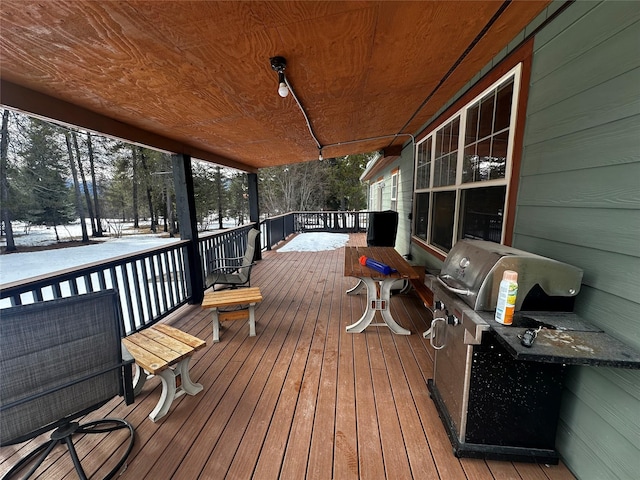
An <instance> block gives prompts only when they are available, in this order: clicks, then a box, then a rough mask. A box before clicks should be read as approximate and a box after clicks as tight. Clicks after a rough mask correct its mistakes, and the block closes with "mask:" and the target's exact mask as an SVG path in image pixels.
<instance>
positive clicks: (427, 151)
mask: <svg viewBox="0 0 640 480" xmlns="http://www.w3.org/2000/svg"><path fill="white" fill-rule="evenodd" d="M417 163H418V166H417V169H416V188H418V189H422V188H429V176H430V174H431V137H429V139H427V140H426V141H425V142H422V143H421V144H420V145H418V158H417Z"/></svg>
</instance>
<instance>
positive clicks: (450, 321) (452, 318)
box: [447, 315, 460, 325]
mask: <svg viewBox="0 0 640 480" xmlns="http://www.w3.org/2000/svg"><path fill="white" fill-rule="evenodd" d="M447 323H448V324H449V325H458V324H459V323H460V320H459V319H458V317H456V316H455V315H447Z"/></svg>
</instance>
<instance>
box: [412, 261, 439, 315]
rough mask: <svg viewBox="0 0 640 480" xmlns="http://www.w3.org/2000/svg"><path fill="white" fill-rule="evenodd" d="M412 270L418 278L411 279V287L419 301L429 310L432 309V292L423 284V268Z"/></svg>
mask: <svg viewBox="0 0 640 480" xmlns="http://www.w3.org/2000/svg"><path fill="white" fill-rule="evenodd" d="M413 269H414V270H415V271H416V272H417V273H418V275H419V278H414V279H411V280H410V282H411V286H412V287H413V289H414V290H415V292H416V294H417V295H418V297H420V300H422V303H423V304H424V306H425V307H427V308H428V309H429V310H432V309H433V292H432V291H431V289H430V288H429V287H427V286H426V285H425V283H424V267H422V266H414V267H413Z"/></svg>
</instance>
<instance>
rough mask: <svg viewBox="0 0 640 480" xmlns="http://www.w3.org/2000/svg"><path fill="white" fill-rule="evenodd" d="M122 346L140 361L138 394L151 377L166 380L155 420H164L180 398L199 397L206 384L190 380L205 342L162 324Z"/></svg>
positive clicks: (131, 337) (136, 381) (153, 415)
mask: <svg viewBox="0 0 640 480" xmlns="http://www.w3.org/2000/svg"><path fill="white" fill-rule="evenodd" d="M122 343H123V345H124V346H125V348H126V349H127V351H128V352H129V353H130V354H131V355H132V356H133V358H134V360H135V362H136V372H135V376H134V379H133V383H134V385H133V393H134V395H137V394H138V393H140V391H141V390H142V387H143V386H144V384H145V382H146V380H147V379H148V378H151V377H153V376H155V375H157V376H159V377H160V380H161V381H162V394H161V395H160V399H159V400H158V404H157V405H156V407H155V408H154V409H153V411H152V412H151V413H150V414H149V418H150V419H151V420H152V421H154V422H155V421H156V420H158V419H159V418H162V417H164V416H165V415H166V414H167V412H168V411H169V407H171V404H172V403H173V400H174V399H176V398H177V397H179V396H180V395H183V394H185V393H187V394H189V395H195V394H196V393H198V392H200V391H202V385H200V384H199V383H193V382H192V381H191V378H190V377H189V360H191V356H192V355H193V354H194V353H195V352H196V351H198V350H200V349H201V348H204V347H205V346H206V342H205V341H204V340H200V339H199V338H197V337H194V336H192V335H189V334H188V333H185V332H183V331H181V330H178V329H177V328H173V327H170V326H169V325H164V324H158V325H154V326H152V327H149V328H147V329H145V330H142V331H140V332H138V333H134V334H133V335H129V336H128V337H125V338H123V339H122ZM176 378H178V381H177V382H176Z"/></svg>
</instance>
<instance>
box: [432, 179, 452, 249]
mask: <svg viewBox="0 0 640 480" xmlns="http://www.w3.org/2000/svg"><path fill="white" fill-rule="evenodd" d="M455 208H456V192H455V191H448V192H435V193H434V194H433V221H432V222H431V243H433V244H434V245H435V246H437V247H439V248H441V249H442V250H444V251H445V252H448V251H449V250H451V246H452V243H453V220H454V213H455Z"/></svg>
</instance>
